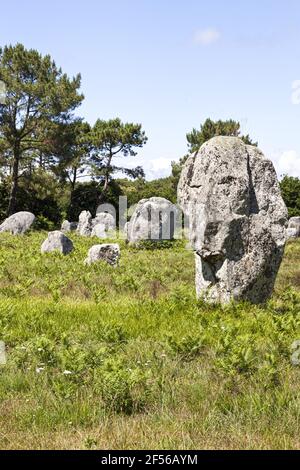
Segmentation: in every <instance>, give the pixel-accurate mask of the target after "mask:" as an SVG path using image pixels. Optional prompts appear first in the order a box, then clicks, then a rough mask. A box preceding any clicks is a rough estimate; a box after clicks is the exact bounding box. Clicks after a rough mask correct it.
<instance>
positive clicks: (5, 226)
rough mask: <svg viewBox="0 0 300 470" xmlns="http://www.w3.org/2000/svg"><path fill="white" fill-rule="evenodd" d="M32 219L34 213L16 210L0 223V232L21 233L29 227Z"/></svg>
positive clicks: (33, 219) (33, 218)
mask: <svg viewBox="0 0 300 470" xmlns="http://www.w3.org/2000/svg"><path fill="white" fill-rule="evenodd" d="M34 221H35V215H34V214H32V213H31V212H17V213H16V214H13V215H11V216H10V217H8V218H7V219H6V220H5V221H4V222H3V223H2V224H1V225H0V232H10V233H11V234H13V235H22V234H24V233H25V232H27V231H28V230H29V229H30V227H31V226H32V224H33V222H34Z"/></svg>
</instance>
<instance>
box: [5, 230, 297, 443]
mask: <svg viewBox="0 0 300 470" xmlns="http://www.w3.org/2000/svg"><path fill="white" fill-rule="evenodd" d="M44 238H45V233H32V234H29V235H26V236H24V237H13V236H10V235H4V234H1V239H0V268H1V269H0V340H3V341H5V343H6V347H7V364H6V365H4V366H0V374H1V379H0V448H1V449H97V448H101V449H139V448H140V449H149V448H154V449H196V448H197V449H200V448H202V449H225V448H226V449H289V448H294V449H300V437H299V436H300V433H299V431H300V426H299V424H300V387H299V381H300V366H298V367H297V366H294V365H292V363H291V353H292V352H291V345H292V343H293V342H294V341H295V340H297V339H299V340H300V269H299V268H300V242H299V241H296V242H290V243H289V244H288V245H287V248H286V254H285V258H284V262H283V264H282V267H281V270H280V274H279V276H278V280H277V285H276V290H275V293H274V296H273V298H272V299H271V300H270V301H269V302H268V304H267V305H265V306H253V305H250V304H246V303H245V304H231V305H228V306H223V307H221V306H217V305H216V306H209V305H206V304H204V303H203V302H201V301H198V302H197V301H196V299H195V292H194V261H193V254H192V252H191V251H188V250H186V249H185V246H184V245H185V244H184V243H183V242H180V241H178V242H176V243H175V244H174V246H173V247H171V248H170V247H168V246H165V247H164V248H162V249H157V250H149V249H148V250H147V249H144V250H136V249H133V248H129V247H127V246H126V245H125V244H124V243H123V242H121V250H122V259H121V263H120V267H119V268H118V269H113V268H111V267H110V266H108V265H106V264H102V263H99V264H96V265H92V266H85V265H84V264H83V261H84V259H85V257H86V254H87V250H88V248H89V247H90V246H91V245H92V244H94V243H97V240H91V239H84V238H79V237H77V236H76V235H72V237H71V238H72V239H73V241H74V244H75V247H76V250H75V251H74V252H73V253H72V254H71V255H70V256H67V257H63V256H61V255H58V254H57V255H41V254H40V245H41V242H42V241H43V240H44Z"/></svg>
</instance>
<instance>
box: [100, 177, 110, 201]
mask: <svg viewBox="0 0 300 470" xmlns="http://www.w3.org/2000/svg"><path fill="white" fill-rule="evenodd" d="M108 185H109V177H108V176H105V179H104V185H103V189H102V191H101V194H100V196H99V197H98V206H100V204H103V203H104V201H105V196H106V193H107V190H108Z"/></svg>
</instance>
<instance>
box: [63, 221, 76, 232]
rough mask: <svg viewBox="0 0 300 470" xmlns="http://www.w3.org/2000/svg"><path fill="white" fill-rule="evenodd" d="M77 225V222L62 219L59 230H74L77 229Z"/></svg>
mask: <svg viewBox="0 0 300 470" xmlns="http://www.w3.org/2000/svg"><path fill="white" fill-rule="evenodd" d="M77 227H78V222H69V221H68V220H64V221H63V223H62V225H61V231H62V232H65V233H67V232H74V231H75V230H77Z"/></svg>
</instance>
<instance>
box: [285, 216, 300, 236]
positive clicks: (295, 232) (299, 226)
mask: <svg viewBox="0 0 300 470" xmlns="http://www.w3.org/2000/svg"><path fill="white" fill-rule="evenodd" d="M298 237H300V217H291V218H290V220H289V225H288V228H287V238H298Z"/></svg>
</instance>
